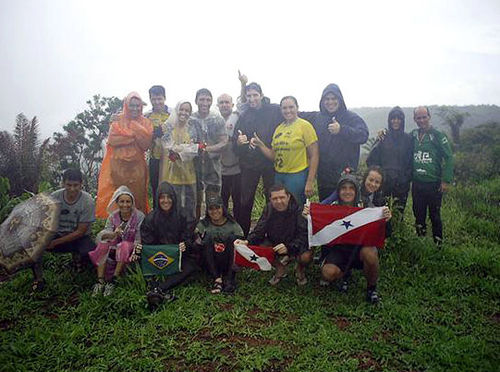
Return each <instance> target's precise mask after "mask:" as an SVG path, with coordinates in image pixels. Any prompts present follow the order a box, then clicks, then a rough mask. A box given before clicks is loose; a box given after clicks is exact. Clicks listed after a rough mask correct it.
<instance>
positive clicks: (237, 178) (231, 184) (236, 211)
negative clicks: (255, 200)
mask: <svg viewBox="0 0 500 372" xmlns="http://www.w3.org/2000/svg"><path fill="white" fill-rule="evenodd" d="M221 194H222V201H223V202H224V207H226V210H227V208H228V205H229V198H230V197H232V199H233V216H234V218H235V219H236V221H238V220H239V219H240V209H241V173H238V174H234V175H231V176H224V175H223V176H222V192H221Z"/></svg>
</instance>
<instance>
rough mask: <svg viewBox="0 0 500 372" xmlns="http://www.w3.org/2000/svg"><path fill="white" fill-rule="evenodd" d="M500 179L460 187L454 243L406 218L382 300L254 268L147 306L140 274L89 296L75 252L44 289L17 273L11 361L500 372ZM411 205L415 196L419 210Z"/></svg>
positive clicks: (55, 365) (7, 356)
mask: <svg viewBox="0 0 500 372" xmlns="http://www.w3.org/2000/svg"><path fill="white" fill-rule="evenodd" d="M499 203H500V178H496V179H494V180H491V181H487V182H483V183H482V184H480V185H476V186H468V187H465V186H464V187H459V188H456V189H454V190H452V191H451V192H450V193H449V194H448V195H446V198H445V202H444V206H443V220H444V224H445V237H446V242H445V244H444V247H443V249H442V250H438V249H436V247H435V246H434V245H433V244H432V242H431V239H430V238H425V239H420V238H417V237H416V236H415V235H414V232H413V228H412V223H413V219H412V217H411V215H410V208H408V209H407V213H406V216H405V220H404V222H403V223H401V224H399V225H398V226H396V230H397V231H396V234H395V235H394V236H393V237H392V238H391V239H390V240H389V241H388V244H387V248H386V249H385V250H384V251H383V252H382V254H381V278H380V284H379V292H380V294H381V296H382V304H381V305H379V306H375V307H374V306H371V305H369V304H367V303H365V301H364V294H365V282H364V279H363V278H362V276H361V275H360V273H356V274H355V283H354V284H353V286H352V288H351V289H350V292H349V293H348V294H347V295H345V294H340V293H339V292H338V291H337V290H336V289H335V288H333V287H329V288H321V287H319V285H318V281H319V270H318V268H317V267H313V268H312V269H311V270H310V272H309V279H310V283H309V284H308V285H306V286H305V287H303V288H298V287H297V286H296V285H295V284H294V280H293V275H290V276H289V278H288V279H286V280H284V282H282V283H280V285H279V286H278V288H271V287H270V286H269V285H268V284H267V280H268V279H269V277H270V275H271V274H270V273H257V272H251V271H244V272H242V273H240V274H239V277H238V281H239V288H238V290H237V292H236V295H234V296H232V297H226V296H214V295H210V294H209V293H208V291H207V287H208V283H207V282H206V281H205V280H204V279H198V280H197V281H195V282H193V283H192V284H190V285H188V286H184V287H182V288H179V289H177V290H176V291H175V292H176V295H177V296H178V297H179V299H178V300H177V301H175V302H173V303H170V304H166V305H165V306H164V307H162V308H161V309H160V310H159V311H157V312H154V313H150V312H149V311H148V310H147V309H146V303H145V299H144V296H143V295H144V291H145V284H144V281H143V280H142V278H141V276H140V275H139V274H137V273H134V272H130V273H129V274H128V276H126V277H125V278H123V280H122V281H121V283H120V286H119V288H118V289H117V290H116V292H115V294H114V295H113V296H112V297H111V298H102V297H101V298H97V299H94V298H91V297H90V289H91V286H92V284H93V281H94V277H93V274H92V273H90V272H88V273H86V274H84V275H80V276H76V275H75V274H73V273H72V272H71V270H69V269H68V268H67V265H68V264H69V257H67V256H52V255H49V256H48V259H47V260H46V261H45V269H46V273H47V279H48V283H49V285H48V289H46V291H45V292H44V293H42V294H40V295H38V296H36V297H30V296H29V295H28V290H29V286H30V276H29V275H28V273H27V272H22V273H19V274H18V275H17V276H16V277H14V278H13V279H12V280H10V281H8V282H4V283H2V285H1V287H0V293H1V298H2V301H1V302H0V329H1V332H0V366H1V368H0V370H2V371H106V370H110V371H207V372H208V371H321V372H323V371H358V370H366V371H424V370H426V371H477V372H479V371H493V370H496V369H497V368H498V365H499V363H500V357H499V355H500V353H499V352H500V347H499V340H500V332H499V331H500V324H499V323H500V313H499V305H500V304H499V299H500V280H499V279H500V265H499V258H500V257H499V256H500V245H499V243H500V239H499V238H500V237H499V229H498V226H499V224H500V208H498V207H499ZM410 207H411V206H410ZM495 366H497V367H495Z"/></svg>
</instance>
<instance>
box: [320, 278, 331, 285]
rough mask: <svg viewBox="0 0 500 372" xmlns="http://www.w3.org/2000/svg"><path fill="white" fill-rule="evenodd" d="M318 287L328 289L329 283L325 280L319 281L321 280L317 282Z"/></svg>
mask: <svg viewBox="0 0 500 372" xmlns="http://www.w3.org/2000/svg"><path fill="white" fill-rule="evenodd" d="M319 285H320V287H328V286H329V285H330V282H329V281H326V280H323V279H321V280H320V281H319Z"/></svg>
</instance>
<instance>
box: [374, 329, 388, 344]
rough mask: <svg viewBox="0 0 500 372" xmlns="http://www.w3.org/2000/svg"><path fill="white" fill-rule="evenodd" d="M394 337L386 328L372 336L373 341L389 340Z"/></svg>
mask: <svg viewBox="0 0 500 372" xmlns="http://www.w3.org/2000/svg"><path fill="white" fill-rule="evenodd" d="M391 337H392V332H390V331H388V330H387V329H384V330H383V331H382V332H379V333H375V334H374V335H373V337H372V340H373V341H382V340H383V341H387V340H389V339H390V338H391Z"/></svg>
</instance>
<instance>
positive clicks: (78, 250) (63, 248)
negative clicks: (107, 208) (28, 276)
mask: <svg viewBox="0 0 500 372" xmlns="http://www.w3.org/2000/svg"><path fill="white" fill-rule="evenodd" d="M61 236H62V235H56V236H55V237H54V239H57V238H60V237H61ZM94 249H95V244H94V242H93V241H92V239H91V238H90V236H89V235H84V236H82V237H81V238H78V239H76V240H73V241H71V242H68V243H64V244H60V245H57V246H55V247H54V249H52V250H50V251H46V252H54V253H71V254H72V255H73V261H75V262H78V263H83V262H88V260H89V252H90V251H93V250H94ZM31 269H32V270H33V276H34V278H35V280H41V279H42V278H43V256H41V257H40V258H39V259H38V261H37V262H35V263H34V264H33V266H32V267H31Z"/></svg>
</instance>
